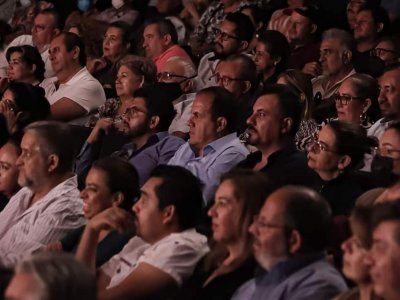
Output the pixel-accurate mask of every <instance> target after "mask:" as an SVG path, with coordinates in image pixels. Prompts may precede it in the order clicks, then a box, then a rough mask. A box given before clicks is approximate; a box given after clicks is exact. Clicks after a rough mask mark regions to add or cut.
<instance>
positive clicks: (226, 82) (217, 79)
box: [208, 72, 245, 86]
mask: <svg viewBox="0 0 400 300" xmlns="http://www.w3.org/2000/svg"><path fill="white" fill-rule="evenodd" d="M213 78H214V80H215V83H217V84H218V83H220V82H222V84H223V85H224V86H229V85H230V84H231V82H232V81H245V80H244V79H242V78H232V77H229V76H221V75H220V74H219V73H218V72H216V73H214V74H213V75H211V77H210V78H208V80H212V79H213Z"/></svg>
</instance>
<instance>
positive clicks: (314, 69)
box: [302, 61, 322, 77]
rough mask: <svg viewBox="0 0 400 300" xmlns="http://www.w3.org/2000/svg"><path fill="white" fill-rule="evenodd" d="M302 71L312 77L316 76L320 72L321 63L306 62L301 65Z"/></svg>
mask: <svg viewBox="0 0 400 300" xmlns="http://www.w3.org/2000/svg"><path fill="white" fill-rule="evenodd" d="M302 71H303V73H305V74H307V75H310V76H312V77H317V76H319V75H321V74H322V70H321V65H320V64H319V63H318V62H315V61H314V62H309V63H306V64H305V65H304V67H303V70H302Z"/></svg>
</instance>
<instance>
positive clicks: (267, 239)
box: [249, 191, 289, 271]
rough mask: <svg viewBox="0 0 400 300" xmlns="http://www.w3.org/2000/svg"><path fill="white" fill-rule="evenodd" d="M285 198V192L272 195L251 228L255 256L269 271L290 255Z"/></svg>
mask: <svg viewBox="0 0 400 300" xmlns="http://www.w3.org/2000/svg"><path fill="white" fill-rule="evenodd" d="M284 196H285V192H284V191H277V192H275V193H273V194H271V196H269V197H268V199H267V200H266V201H265V204H264V206H263V207H262V208H261V211H260V214H259V215H258V216H257V218H256V219H255V221H254V222H253V224H252V225H251V226H250V228H249V231H250V233H251V234H252V235H253V236H254V242H253V253H254V256H255V258H256V260H257V261H258V263H259V264H260V265H261V266H262V267H263V268H264V269H265V270H267V271H270V270H271V269H272V268H273V267H274V266H275V265H276V264H278V263H280V262H282V261H285V260H287V258H288V254H289V251H288V247H287V244H288V243H287V238H286V235H285V228H286V227H285V201H284V199H282V197H284Z"/></svg>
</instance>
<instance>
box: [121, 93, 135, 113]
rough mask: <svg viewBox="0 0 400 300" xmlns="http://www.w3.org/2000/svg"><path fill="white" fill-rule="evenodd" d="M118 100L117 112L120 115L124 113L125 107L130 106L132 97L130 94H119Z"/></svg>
mask: <svg viewBox="0 0 400 300" xmlns="http://www.w3.org/2000/svg"><path fill="white" fill-rule="evenodd" d="M119 100H120V101H121V105H120V107H119V108H118V114H119V115H122V114H124V113H125V111H126V109H127V108H129V107H130V106H131V104H132V101H133V98H132V97H130V96H120V97H119Z"/></svg>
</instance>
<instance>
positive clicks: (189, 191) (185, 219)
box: [150, 165, 203, 229]
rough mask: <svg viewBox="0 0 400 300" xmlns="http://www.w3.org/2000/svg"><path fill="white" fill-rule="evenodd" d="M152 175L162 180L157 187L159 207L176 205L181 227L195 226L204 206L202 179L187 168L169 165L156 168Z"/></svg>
mask: <svg viewBox="0 0 400 300" xmlns="http://www.w3.org/2000/svg"><path fill="white" fill-rule="evenodd" d="M150 177H156V178H160V179H161V180H162V182H161V183H160V184H159V185H158V186H157V187H156V188H155V194H156V196H157V198H158V206H159V208H160V209H164V208H165V207H167V206H169V205H173V206H175V211H176V216H177V222H178V225H179V227H180V228H181V229H188V228H193V227H195V226H196V225H197V223H198V220H199V217H200V213H201V211H202V207H203V195H202V185H201V183H200V180H199V179H198V178H197V177H196V176H194V175H193V174H192V173H191V172H190V171H189V170H186V169H185V168H182V167H179V166H167V165H160V166H158V167H157V168H155V169H154V170H153V172H152V173H151V175H150Z"/></svg>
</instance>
